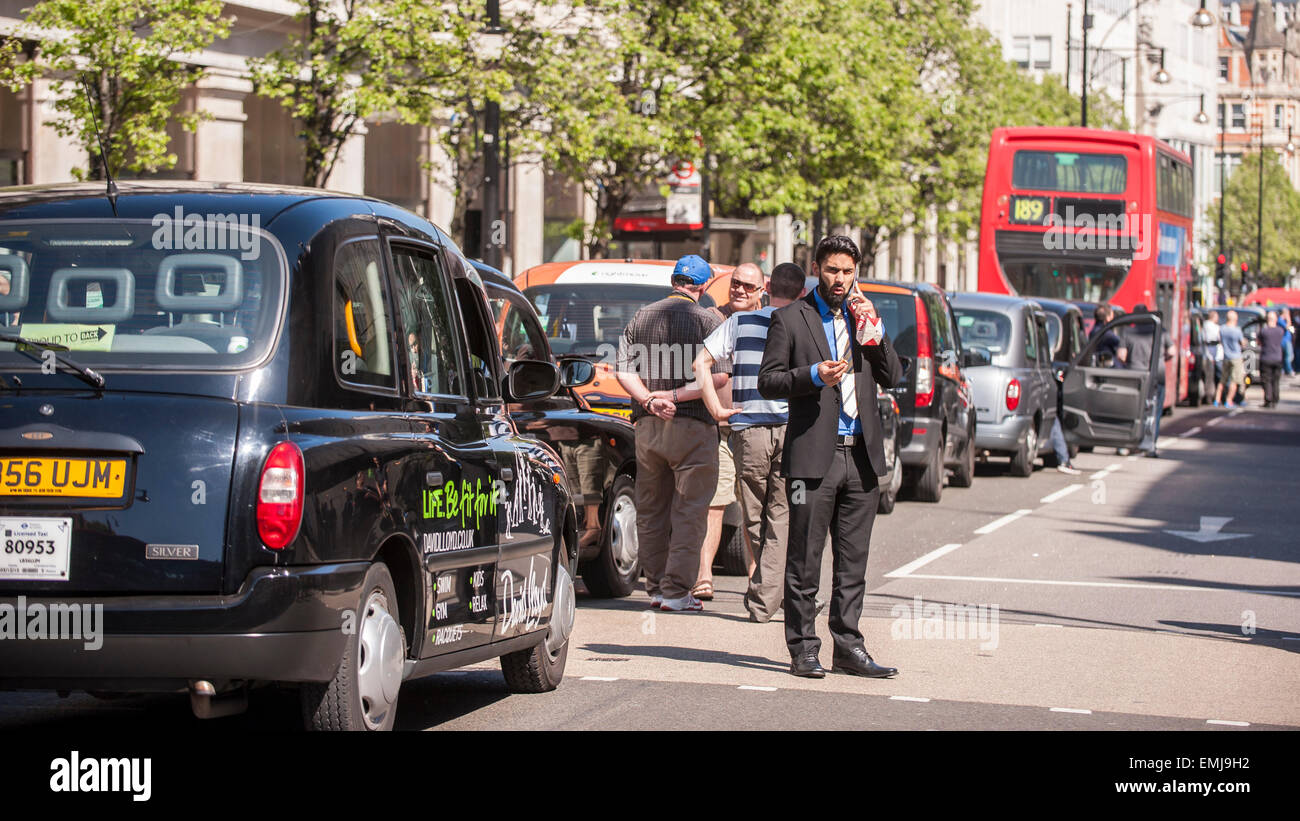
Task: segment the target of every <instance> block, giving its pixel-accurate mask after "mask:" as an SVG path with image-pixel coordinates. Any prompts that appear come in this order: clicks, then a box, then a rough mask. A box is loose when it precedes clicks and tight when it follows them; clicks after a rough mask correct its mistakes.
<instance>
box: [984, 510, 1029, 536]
mask: <svg viewBox="0 0 1300 821" xmlns="http://www.w3.org/2000/svg"><path fill="white" fill-rule="evenodd" d="M1030 513H1033V511H1032V510H1030V509H1029V508H1027V507H1023V508H1021V509H1020V510H1017V511H1016V512H1015V513H1008V514H1007V515H1005V516H1003V517H1002V518H1001V519H994V520H993V521H991V522H989V523H988V524H986V525H984V526H983V527H981V528H978V529H976V531H975V533H976V535H978V536H984V535H987V534H989V533H992V532H993V531H995V530H997V529H998V528H999V527H1002V526H1003V525H1009V524H1011V523H1012V522H1014V521H1015V520H1016V519H1019V518H1020V517H1021V516H1028V515H1029V514H1030Z"/></svg>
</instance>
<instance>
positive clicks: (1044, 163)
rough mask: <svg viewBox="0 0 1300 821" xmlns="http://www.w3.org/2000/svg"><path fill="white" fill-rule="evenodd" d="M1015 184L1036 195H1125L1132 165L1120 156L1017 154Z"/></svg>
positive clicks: (1054, 153)
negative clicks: (1043, 192) (1061, 193)
mask: <svg viewBox="0 0 1300 821" xmlns="http://www.w3.org/2000/svg"><path fill="white" fill-rule="evenodd" d="M1011 184H1012V186H1013V187H1015V188H1018V189H1029V190H1033V191H1070V192H1075V193H1080V194H1123V193H1124V191H1125V189H1126V187H1127V185H1128V161H1127V160H1126V159H1125V158H1124V157H1123V156H1122V155H1119V154H1082V153H1075V152H1067V151H1017V152H1016V155H1015V160H1014V163H1013V164H1012V171H1011Z"/></svg>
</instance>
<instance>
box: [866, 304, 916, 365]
mask: <svg viewBox="0 0 1300 821" xmlns="http://www.w3.org/2000/svg"><path fill="white" fill-rule="evenodd" d="M863 293H864V295H865V296H866V297H867V299H869V300H871V302H872V304H873V305H875V306H876V312H877V313H878V314H880V321H881V322H882V323H883V324H884V326H885V333H887V334H889V339H890V341H891V342H893V343H894V351H895V352H896V353H897V354H898V355H899V356H910V357H915V356H916V296H915V295H914V294H912V293H911V292H908V293H905V294H890V293H881V292H876V291H871V290H867V291H864V292H863Z"/></svg>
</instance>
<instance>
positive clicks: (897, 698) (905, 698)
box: [889, 696, 930, 704]
mask: <svg viewBox="0 0 1300 821" xmlns="http://www.w3.org/2000/svg"><path fill="white" fill-rule="evenodd" d="M889 700H890V701H916V702H920V703H922V704H924V703H927V702H929V700H930V699H928V698H918V697H917V696H890V697H889Z"/></svg>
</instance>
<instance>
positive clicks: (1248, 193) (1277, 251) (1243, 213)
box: [1205, 151, 1300, 287]
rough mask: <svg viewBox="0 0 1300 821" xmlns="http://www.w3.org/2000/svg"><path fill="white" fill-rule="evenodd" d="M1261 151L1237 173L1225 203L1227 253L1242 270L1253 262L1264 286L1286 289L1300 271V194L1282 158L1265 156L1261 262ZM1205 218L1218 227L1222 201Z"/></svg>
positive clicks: (1246, 157) (1229, 182)
mask: <svg viewBox="0 0 1300 821" xmlns="http://www.w3.org/2000/svg"><path fill="white" fill-rule="evenodd" d="M1259 158H1260V154H1259V152H1255V153H1253V154H1246V155H1244V156H1243V157H1242V158H1241V165H1239V166H1237V167H1236V168H1235V169H1233V171H1232V175H1231V176H1229V177H1228V180H1227V184H1226V186H1225V188H1226V192H1225V194H1224V200H1223V242H1224V246H1225V247H1224V251H1223V252H1224V253H1225V254H1226V255H1227V257H1228V259H1229V260H1230V261H1231V263H1232V267H1233V269H1234V270H1236V271H1240V270H1241V263H1243V262H1247V263H1249V264H1250V268H1251V270H1252V271H1253V272H1254V277H1255V279H1256V281H1257V283H1258V284H1259V285H1260V286H1261V287H1265V286H1269V285H1279V286H1280V285H1284V284H1285V283H1286V281H1287V279H1288V276H1289V274H1290V273H1291V271H1293V270H1295V269H1297V268H1300V193H1297V192H1296V190H1295V188H1294V187H1293V186H1292V185H1291V179H1290V177H1289V176H1288V175H1287V173H1286V170H1285V169H1284V168H1283V167H1282V163H1281V162H1280V160H1279V158H1278V156H1277V154H1276V153H1275V152H1273V151H1269V152H1268V153H1267V154H1266V155H1265V158H1264V212H1263V213H1264V220H1263V229H1264V230H1263V234H1262V239H1263V261H1262V262H1260V261H1259V260H1257V259H1256V245H1257V241H1258V239H1260V233H1259V230H1258V229H1259V226H1260V220H1259V214H1260V211H1259V188H1260V185H1259V171H1260V168H1259ZM1205 218H1206V220H1207V222H1208V223H1209V224H1210V225H1216V226H1217V225H1218V222H1219V207H1218V202H1217V201H1216V202H1213V203H1211V204H1210V205H1209V207H1208V208H1207V209H1206V212H1205Z"/></svg>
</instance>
